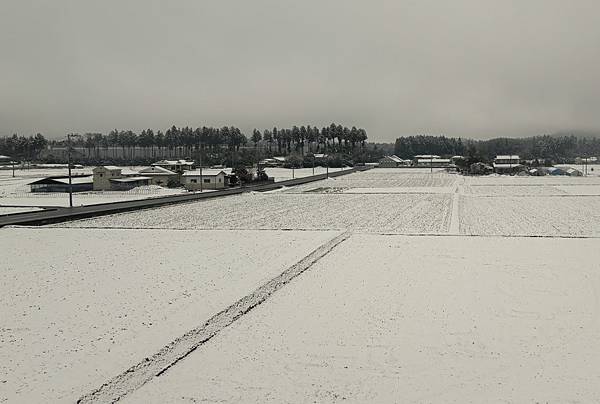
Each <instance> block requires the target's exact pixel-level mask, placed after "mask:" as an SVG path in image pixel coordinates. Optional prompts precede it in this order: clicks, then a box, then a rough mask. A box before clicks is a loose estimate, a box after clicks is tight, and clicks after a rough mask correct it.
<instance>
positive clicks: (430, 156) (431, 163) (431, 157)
mask: <svg viewBox="0 0 600 404" xmlns="http://www.w3.org/2000/svg"><path fill="white" fill-rule="evenodd" d="M429 168H430V169H431V174H433V154H430V155H429Z"/></svg>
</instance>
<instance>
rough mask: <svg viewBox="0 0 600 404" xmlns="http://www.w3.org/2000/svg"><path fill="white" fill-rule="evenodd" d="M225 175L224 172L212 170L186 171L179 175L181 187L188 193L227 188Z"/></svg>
mask: <svg viewBox="0 0 600 404" xmlns="http://www.w3.org/2000/svg"><path fill="white" fill-rule="evenodd" d="M227 175H228V173H227V172H225V170H220V169H214V168H203V169H202V172H200V170H194V171H186V172H184V173H183V174H182V175H181V182H182V185H183V186H184V187H185V189H187V190H188V191H197V190H199V189H200V188H202V189H203V190H204V189H223V188H225V187H226V186H227V182H226V181H227Z"/></svg>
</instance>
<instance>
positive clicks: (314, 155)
mask: <svg viewBox="0 0 600 404" xmlns="http://www.w3.org/2000/svg"><path fill="white" fill-rule="evenodd" d="M315 158H316V157H315V154H314V153H313V173H312V175H315Z"/></svg>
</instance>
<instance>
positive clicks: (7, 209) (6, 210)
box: [0, 206, 42, 216]
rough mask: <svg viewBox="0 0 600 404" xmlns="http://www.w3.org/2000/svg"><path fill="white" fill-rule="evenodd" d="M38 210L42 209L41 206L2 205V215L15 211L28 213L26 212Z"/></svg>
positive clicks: (0, 214) (0, 210) (0, 213)
mask: <svg viewBox="0 0 600 404" xmlns="http://www.w3.org/2000/svg"><path fill="white" fill-rule="evenodd" d="M38 210H42V209H40V208H21V207H16V208H15V207H11V206H0V216H2V215H10V214H13V213H26V212H35V211H38Z"/></svg>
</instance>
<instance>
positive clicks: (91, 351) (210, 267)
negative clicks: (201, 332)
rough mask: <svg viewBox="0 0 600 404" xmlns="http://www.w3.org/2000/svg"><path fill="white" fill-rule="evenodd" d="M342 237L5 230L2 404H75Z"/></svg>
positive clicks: (0, 281) (0, 270)
mask: <svg viewBox="0 0 600 404" xmlns="http://www.w3.org/2000/svg"><path fill="white" fill-rule="evenodd" d="M334 236H335V233H333V232H298V233H290V232H268V231H261V232H235V233H234V232H219V231H200V232H197V231H192V232H190V231H163V230H145V231H139V230H138V231H131V230H78V229H32V228H9V229H0V245H2V261H1V262H0V285H2V286H1V287H2V293H0V307H1V310H2V312H1V313H2V315H1V316H0V317H1V318H2V322H1V324H0V341H1V343H0V402H7V403H13V402H22V403H34V402H71V403H72V402H75V401H76V400H77V398H79V396H81V395H82V394H84V393H86V392H87V391H88V390H91V389H93V388H95V387H97V386H98V385H99V384H102V383H103V382H104V380H105V379H107V378H110V377H112V376H114V375H115V374H117V373H119V372H120V371H122V370H123V369H124V368H127V367H129V366H130V365H131V364H132V363H136V362H138V361H140V360H142V359H143V358H144V357H146V356H150V355H152V354H153V353H154V352H156V351H157V350H158V349H160V348H161V347H162V346H164V345H165V344H167V343H168V342H170V341H171V340H173V339H175V338H177V337H179V336H180V335H182V334H184V333H185V332H186V331H187V330H188V329H189V328H190V327H192V326H196V325H199V324H202V322H204V321H206V320H207V319H208V318H210V317H211V316H212V315H213V314H215V313H217V312H219V311H220V310H222V309H224V308H225V307H227V306H228V305H230V304H231V303H232V302H234V301H236V300H237V299H239V298H241V297H242V296H244V295H246V294H247V293H249V292H250V291H252V290H253V289H255V288H256V287H258V286H259V285H261V284H262V283H264V282H266V281H267V280H269V279H271V278H272V277H274V276H276V275H278V274H279V273H281V272H282V271H283V270H284V269H286V268H287V267H288V266H290V265H292V264H294V263H295V262H297V261H298V260H299V259H301V258H302V257H303V256H304V255H306V254H308V253H309V252H310V251H311V250H313V249H315V248H316V247H318V246H319V245H321V244H322V243H324V242H325V241H327V240H328V239H331V238H333V237H334ZM23 246H30V247H31V248H30V249H29V250H28V251H27V253H26V254H25V253H23V248H24V247H23ZM34 246H37V247H38V248H33V247H34Z"/></svg>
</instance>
